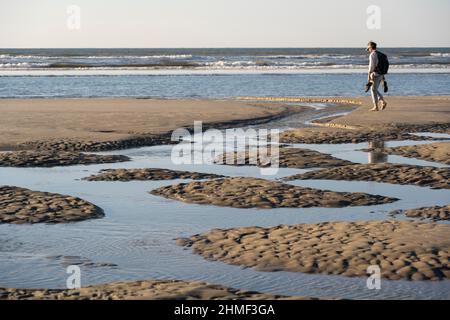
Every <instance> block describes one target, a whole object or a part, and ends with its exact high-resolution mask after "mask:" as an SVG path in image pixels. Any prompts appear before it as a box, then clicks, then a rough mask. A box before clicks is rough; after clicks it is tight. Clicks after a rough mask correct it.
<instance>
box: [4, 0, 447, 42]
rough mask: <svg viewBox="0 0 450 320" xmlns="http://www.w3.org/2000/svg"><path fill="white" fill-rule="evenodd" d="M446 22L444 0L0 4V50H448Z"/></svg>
mask: <svg viewBox="0 0 450 320" xmlns="http://www.w3.org/2000/svg"><path fill="white" fill-rule="evenodd" d="M69 5H77V6H79V8H80V9H81V15H80V21H81V26H80V29H75V30H71V29H69V28H68V27H67V19H68V17H69V14H68V13H67V8H68V6H69ZM369 5H377V6H379V7H380V8H381V29H380V30H369V29H368V28H367V26H366V21H367V18H368V15H367V13H366V9H367V7H368V6H369ZM449 16H450V1H449V0H427V1H425V0H340V1H337V0H314V1H309V0H308V1H300V0H0V48H53V47H62V48H77V47H96V48H100V47H117V48H121V47H133V48H139V47H147V48H156V47H163V48H167V47H361V46H365V44H366V43H367V41H368V40H371V39H373V40H374V41H376V42H378V43H379V44H380V45H382V46H383V47H411V46H412V47H415V46H418V47H426V46H442V47H449V46H450V33H449V30H450V19H449V18H448V17H449Z"/></svg>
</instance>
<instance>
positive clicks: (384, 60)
mask: <svg viewBox="0 0 450 320" xmlns="http://www.w3.org/2000/svg"><path fill="white" fill-rule="evenodd" d="M377 57H378V65H377V66H376V68H375V72H376V73H379V74H387V73H388V71H389V59H388V57H387V55H385V54H384V53H383V52H380V51H377Z"/></svg>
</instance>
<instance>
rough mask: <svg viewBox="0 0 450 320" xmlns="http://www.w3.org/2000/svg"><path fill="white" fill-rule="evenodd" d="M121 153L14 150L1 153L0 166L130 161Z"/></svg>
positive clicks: (50, 165) (51, 165) (41, 165)
mask: <svg viewBox="0 0 450 320" xmlns="http://www.w3.org/2000/svg"><path fill="white" fill-rule="evenodd" d="M129 160H130V158H128V157H126V156H121V155H98V154H86V153H81V152H73V151H57V150H44V151H29V150H27V151H14V152H2V153H0V167H56V166H74V165H80V164H83V165H89V164H98V163H114V162H124V161H129Z"/></svg>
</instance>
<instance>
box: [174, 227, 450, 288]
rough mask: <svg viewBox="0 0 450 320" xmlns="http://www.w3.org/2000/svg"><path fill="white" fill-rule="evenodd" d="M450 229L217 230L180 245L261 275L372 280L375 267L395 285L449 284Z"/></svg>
mask: <svg viewBox="0 0 450 320" xmlns="http://www.w3.org/2000/svg"><path fill="white" fill-rule="evenodd" d="M449 232H450V225H442V224H436V223H417V222H410V221H361V222H324V223H318V224H298V225H280V226H275V227H269V228H261V227H243V228H233V229H213V230H211V231H209V232H206V233H204V234H199V235H194V236H191V237H189V238H180V239H178V240H177V243H178V244H179V245H182V246H187V247H191V248H192V250H193V253H195V254H199V255H201V256H202V257H204V258H205V259H208V260H219V261H222V262H225V263H229V264H233V265H239V266H243V267H251V268H255V269H256V270H259V271H292V272H304V273H324V274H335V275H343V276H349V277H352V276H367V268H368V267H369V266H370V265H378V266H379V267H380V271H381V276H382V277H384V278H388V279H392V280H399V279H404V280H440V279H449V278H450V239H449V237H448V235H449Z"/></svg>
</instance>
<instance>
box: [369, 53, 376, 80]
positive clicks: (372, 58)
mask: <svg viewBox="0 0 450 320" xmlns="http://www.w3.org/2000/svg"><path fill="white" fill-rule="evenodd" d="M377 64H378V56H377V53H376V51H374V52H372V53H371V54H370V56H369V72H368V77H369V78H370V74H371V73H372V72H375V68H376V67H377Z"/></svg>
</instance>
